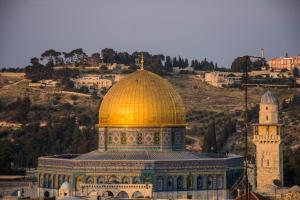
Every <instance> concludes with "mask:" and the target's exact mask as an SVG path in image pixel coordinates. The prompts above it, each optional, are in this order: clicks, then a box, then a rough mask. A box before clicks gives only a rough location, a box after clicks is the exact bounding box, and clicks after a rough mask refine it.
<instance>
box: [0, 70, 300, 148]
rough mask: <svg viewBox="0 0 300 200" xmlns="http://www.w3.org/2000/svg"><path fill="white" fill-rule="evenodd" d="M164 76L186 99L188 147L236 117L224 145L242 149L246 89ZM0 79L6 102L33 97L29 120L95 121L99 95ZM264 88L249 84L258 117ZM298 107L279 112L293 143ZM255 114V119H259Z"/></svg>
mask: <svg viewBox="0 0 300 200" xmlns="http://www.w3.org/2000/svg"><path fill="white" fill-rule="evenodd" d="M165 78H166V79H168V80H169V81H170V82H171V83H172V84H173V85H174V87H175V88H176V90H177V91H178V92H179V94H180V95H181V96H182V98H183V100H184V102H185V105H186V109H187V120H188V127H187V128H188V130H187V133H188V135H189V137H188V139H187V141H188V142H189V143H190V144H193V142H194V141H195V144H194V145H193V147H191V146H190V147H189V148H192V149H194V150H201V146H202V139H203V135H204V134H205V133H206V132H207V127H208V125H209V123H211V122H212V121H215V123H216V124H217V126H216V132H217V135H218V134H219V133H220V132H221V131H223V129H224V124H225V123H226V122H227V121H228V120H235V122H236V127H237V130H236V133H235V134H233V135H232V136H231V137H229V139H228V143H227V144H226V145H224V146H225V148H224V150H227V151H233V152H236V153H239V152H240V151H241V150H242V148H243V144H242V131H243V129H242V127H243V123H242V121H243V110H244V91H243V90H241V89H230V88H229V89H224V88H223V89H222V88H215V87H213V86H210V85H208V84H206V83H204V82H202V81H201V80H200V79H198V78H197V77H195V76H194V75H180V76H167V77H165ZM1 80H2V82H4V83H5V84H2V85H1V86H0V87H1V88H0V100H1V101H2V102H3V103H5V104H9V103H11V102H13V101H15V100H16V99H17V98H18V97H24V96H29V97H30V100H31V106H32V107H33V108H34V111H31V113H30V115H29V116H30V120H29V121H35V122H36V121H38V122H44V123H45V122H47V120H50V119H51V120H55V119H60V118H62V117H64V116H66V115H74V116H76V118H87V117H88V118H90V120H89V122H91V123H92V122H93V123H96V121H95V120H96V119H97V112H98V111H97V109H98V106H99V99H94V98H92V97H84V96H80V95H72V94H62V93H60V92H59V91H58V90H57V89H41V88H30V87H29V86H28V83H29V80H27V79H24V78H21V77H18V78H16V77H5V79H4V78H3V77H1ZM265 91H266V89H265V88H249V92H248V95H249V110H252V109H253V112H254V116H255V117H257V110H255V106H257V105H258V103H259V101H260V97H261V95H262V94H263V93H264V92H265ZM272 92H274V93H275V94H276V95H278V96H279V99H280V101H281V102H282V101H283V100H284V99H286V98H290V97H292V96H293V94H294V93H297V92H299V91H298V90H293V89H290V90H287V89H272ZM299 110H300V106H298V105H293V106H292V107H289V108H287V109H285V110H283V112H282V113H281V115H280V116H281V118H282V121H283V122H285V123H286V128H285V133H286V135H287V138H288V142H289V144H290V145H291V146H292V147H293V146H295V147H296V146H298V145H299V142H298V141H300V138H299V135H300V134H299V132H300V125H299V120H300V116H299V114H298V113H300V112H299ZM49 111H51V112H49ZM37 112H39V114H38V115H39V116H38V117H37V116H36V115H37ZM255 112H256V113H255ZM14 114H15V113H14V111H11V112H10V113H7V112H1V113H0V121H3V120H4V121H5V120H6V121H14V117H11V116H13V115H14ZM255 117H254V118H253V121H255V120H257V118H255ZM85 125H86V124H85ZM89 126H93V124H89ZM250 128H251V127H250ZM249 135H250V136H249V139H251V129H249ZM193 140H194V141H193ZM291 141H292V142H291ZM250 147H251V144H250Z"/></svg>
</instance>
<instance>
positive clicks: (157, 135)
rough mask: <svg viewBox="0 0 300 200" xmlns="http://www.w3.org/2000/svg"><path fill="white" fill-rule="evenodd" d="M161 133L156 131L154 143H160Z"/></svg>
mask: <svg viewBox="0 0 300 200" xmlns="http://www.w3.org/2000/svg"><path fill="white" fill-rule="evenodd" d="M159 141H160V135H159V133H154V144H159Z"/></svg>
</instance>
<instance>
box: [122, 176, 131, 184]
mask: <svg viewBox="0 0 300 200" xmlns="http://www.w3.org/2000/svg"><path fill="white" fill-rule="evenodd" d="M122 183H124V184H129V183H130V179H129V178H128V177H127V176H125V177H123V179H122Z"/></svg>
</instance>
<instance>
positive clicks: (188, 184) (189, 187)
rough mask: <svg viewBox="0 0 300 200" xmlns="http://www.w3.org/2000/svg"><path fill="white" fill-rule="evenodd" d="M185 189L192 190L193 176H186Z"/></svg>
mask: <svg viewBox="0 0 300 200" xmlns="http://www.w3.org/2000/svg"><path fill="white" fill-rule="evenodd" d="M187 189H188V190H193V177H192V176H188V177H187Z"/></svg>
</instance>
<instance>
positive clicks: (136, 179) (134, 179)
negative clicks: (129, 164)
mask: <svg viewBox="0 0 300 200" xmlns="http://www.w3.org/2000/svg"><path fill="white" fill-rule="evenodd" d="M132 183H133V184H139V183H141V178H140V177H138V176H136V177H133V179H132Z"/></svg>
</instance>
